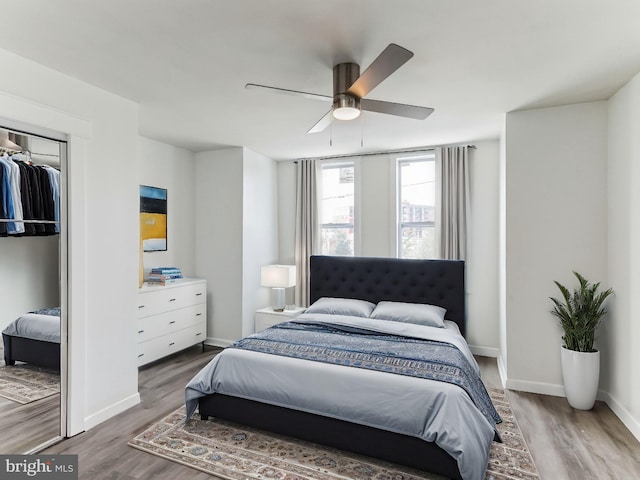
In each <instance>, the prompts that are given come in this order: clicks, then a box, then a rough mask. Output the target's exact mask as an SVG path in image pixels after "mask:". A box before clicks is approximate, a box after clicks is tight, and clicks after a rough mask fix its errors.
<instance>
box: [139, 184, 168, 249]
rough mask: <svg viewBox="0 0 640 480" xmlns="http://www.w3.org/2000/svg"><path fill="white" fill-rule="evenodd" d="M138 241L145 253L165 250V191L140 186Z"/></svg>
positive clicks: (163, 189)
mask: <svg viewBox="0 0 640 480" xmlns="http://www.w3.org/2000/svg"><path fill="white" fill-rule="evenodd" d="M140 239H141V240H142V247H143V250H144V251H145V252H161V251H165V250H166V249H167V189H166V188H158V187H149V186H147V185H140Z"/></svg>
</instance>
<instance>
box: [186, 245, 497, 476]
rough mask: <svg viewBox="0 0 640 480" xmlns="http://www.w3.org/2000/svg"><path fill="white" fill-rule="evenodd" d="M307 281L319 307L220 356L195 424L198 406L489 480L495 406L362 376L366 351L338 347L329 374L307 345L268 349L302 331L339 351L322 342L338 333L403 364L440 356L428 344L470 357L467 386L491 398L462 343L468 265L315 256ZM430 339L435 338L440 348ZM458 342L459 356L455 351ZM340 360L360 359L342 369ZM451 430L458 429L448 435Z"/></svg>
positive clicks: (382, 376)
mask: <svg viewBox="0 0 640 480" xmlns="http://www.w3.org/2000/svg"><path fill="white" fill-rule="evenodd" d="M310 272H311V273H310V301H311V302H312V306H311V307H312V308H311V309H308V310H307V313H304V314H303V315H301V316H299V317H296V318H295V319H293V321H291V322H285V323H283V324H279V325H276V326H274V327H271V328H269V329H267V330H265V331H264V332H261V333H259V334H254V335H250V336H249V337H246V338H245V339H242V340H240V341H239V342H236V344H234V346H232V347H233V348H227V349H225V350H223V352H221V353H220V354H218V355H217V356H216V357H214V359H213V360H212V361H211V362H210V363H209V365H207V366H206V367H204V368H203V369H202V370H201V371H200V372H199V373H198V374H196V376H195V377H194V378H193V379H192V380H191V382H189V384H188V385H187V387H186V393H185V395H186V407H187V415H188V416H190V415H191V414H192V413H193V412H194V410H195V408H196V406H197V408H198V411H199V414H200V416H201V417H202V418H203V419H207V418H208V417H216V418H222V419H226V420H230V421H235V422H238V423H242V424H246V425H251V426H254V427H257V428H262V429H265V430H268V431H274V432H277V433H281V434H284V435H289V436H293V437H297V438H302V439H304V440H309V441H314V442H317V443H322V444H326V445H330V446H333V447H337V448H340V449H344V450H349V451H353V452H356V453H361V454H365V455H369V456H372V457H376V458H381V459H384V460H387V461H391V462H395V463H399V464H403V465H407V466H410V467H414V468H418V469H420V470H425V471H428V472H433V473H437V474H440V475H444V476H446V477H449V478H453V479H462V480H479V479H481V478H483V476H484V473H485V470H486V466H487V463H488V454H489V449H490V446H491V442H492V441H494V440H498V441H499V436H498V434H497V431H496V429H495V424H496V423H497V422H499V421H500V419H499V416H498V415H497V412H495V409H493V405H492V404H491V405H486V404H484V406H483V408H482V409H480V408H479V407H478V406H477V405H476V404H475V403H474V401H472V400H471V397H472V396H473V395H470V394H468V392H467V391H466V390H465V389H463V388H460V386H459V385H456V384H455V381H454V382H453V383H447V382H440V381H436V379H435V378H431V377H427V378H415V377H413V376H410V375H408V374H406V373H404V372H403V373H401V374H397V373H398V372H397V371H391V372H389V371H384V370H385V369H388V366H389V363H385V364H384V365H382V366H380V365H377V364H375V362H374V366H373V367H372V368H371V369H367V368H362V362H361V360H362V356H361V355H366V356H367V357H366V358H367V361H368V359H369V352H368V351H367V352H365V353H362V352H360V353H357V354H354V353H353V352H354V351H356V350H358V348H359V347H357V348H355V350H352V349H351V347H349V348H347V349H343V347H342V346H339V347H337V346H336V347H335V350H338V351H339V352H338V354H336V353H335V350H334V351H332V353H331V354H329V356H332V355H335V356H336V357H339V358H338V359H337V360H335V363H334V364H331V365H328V364H326V363H321V362H317V361H315V359H310V358H309V357H305V356H304V355H308V353H309V349H308V348H307V345H306V344H304V345H302V346H301V347H300V346H295V347H291V351H289V350H288V351H287V353H285V354H284V355H283V354H282V352H278V353H279V354H278V355H273V354H272V353H274V352H271V351H270V350H269V349H270V348H272V345H274V344H277V345H278V348H280V347H282V348H284V349H289V347H287V346H286V345H287V344H289V343H290V342H289V341H284V342H279V343H274V342H275V340H274V339H276V338H277V336H278V335H281V334H283V333H282V332H280V331H282V330H287V331H295V332H299V331H302V332H303V333H301V334H300V335H304V336H308V337H309V338H315V336H318V338H320V339H325V338H330V340H319V343H318V344H317V345H315V346H313V347H310V348H311V350H313V351H316V350H317V349H326V348H329V349H331V348H333V345H330V344H333V343H334V337H325V335H333V334H334V333H335V331H337V330H339V338H340V340H339V341H341V342H342V341H343V337H344V338H346V340H344V341H346V342H351V343H349V345H358V344H357V343H354V342H357V341H358V340H357V338H358V337H359V336H360V335H361V334H362V335H364V336H363V338H364V340H363V342H364V343H367V344H371V345H374V347H375V348H374V350H375V351H377V349H379V348H386V347H380V345H378V343H376V342H382V343H383V344H384V345H386V343H385V342H396V343H395V344H394V345H397V346H398V348H400V349H401V350H402V354H401V355H397V358H400V359H401V360H402V359H403V358H404V357H403V355H408V356H411V355H417V353H411V352H414V351H419V352H421V353H420V354H419V355H423V353H422V352H423V351H424V352H427V353H425V354H424V355H431V353H429V352H431V350H430V349H431V348H432V347H428V349H427V347H424V346H423V345H422V344H423V343H425V344H431V345H433V344H434V342H435V344H437V345H438V348H437V349H447V350H446V351H447V352H451V351H452V350H455V351H457V352H459V354H460V356H462V357H465V358H466V357H471V359H469V360H468V362H467V363H469V365H468V366H467V367H465V368H466V369H467V370H473V371H475V372H476V377H477V378H471V377H473V374H471V375H470V374H469V373H468V372H467V373H466V374H465V375H467V376H469V378H471V380H469V381H472V382H475V383H476V384H475V386H474V392H475V389H477V388H480V389H481V390H482V389H484V385H482V386H481V387H479V386H478V385H477V382H479V383H480V384H481V380H480V379H479V370H478V369H477V364H475V360H473V357H472V356H471V354H470V352H469V351H468V346H467V345H466V342H465V341H464V339H463V337H462V336H463V335H464V333H465V331H466V328H465V327H466V325H465V288H464V262H461V261H449V260H399V259H391V258H370V257H369V258H368V257H327V256H313V257H311V259H310ZM326 299H330V301H331V302H333V301H334V300H335V299H338V300H339V299H345V300H347V299H348V300H349V301H351V300H356V301H362V302H370V303H371V304H373V305H374V307H373V308H374V309H375V308H377V306H379V305H383V304H385V303H387V302H400V303H401V304H403V305H405V304H411V305H416V304H418V305H431V306H436V308H437V307H441V308H442V309H445V310H446V320H447V322H452V323H447V326H448V328H433V327H431V326H422V325H417V326H416V325H413V324H409V323H405V322H398V321H388V320H381V319H371V318H368V317H366V316H360V315H356V316H353V315H351V313H354V312H352V311H351V310H349V311H348V312H347V313H348V315H335V316H334V315H327V314H324V313H309V311H310V310H314V306H315V305H316V304H319V303H322V302H323V301H325V300H326ZM321 312H322V310H321ZM332 313H334V312H332ZM338 313H344V312H338ZM329 317H330V318H329ZM372 325H374V327H372ZM327 329H328V331H327ZM369 329H373V330H369ZM389 329H390V330H389ZM452 330H457V331H458V332H459V334H458V333H457V332H453V333H452V332H451V331H452ZM363 331H365V333H364V334H363V333H362V332H363ZM372 332H373V333H372ZM427 333H428V335H427ZM405 334H406V335H407V336H406V337H405V336H404V335H405ZM296 335H298V333H296ZM424 335H427V336H431V335H435V337H434V338H435V340H434V339H428V338H426V337H425V338H423V336H424ZM441 336H442V337H441ZM445 337H446V338H445ZM305 338H306V337H305ZM336 338H337V337H336ZM399 338H400V339H401V340H402V341H401V342H400V341H398V339H399ZM450 338H451V339H452V340H450V341H451V342H453V343H454V344H455V343H457V344H458V348H453V347H451V345H450V344H449V343H448V342H449V339H450ZM323 341H324V342H326V343H322V342H323ZM245 343H246V344H252V348H254V347H256V345H258V346H259V348H257V350H250V351H246V350H245V349H243V348H242V347H243V345H244V344H245ZM265 345H266V346H265ZM260 348H262V349H263V350H260ZM437 349H436V348H434V350H437ZM293 350H295V351H298V350H301V351H303V352H304V355H303V356H301V357H300V356H299V357H298V358H292V357H291V356H292V355H293V356H296V355H297V353H292V351H293ZM342 351H348V353H346V354H345V355H357V358H355V359H354V357H348V358H347V360H346V361H345V358H343V357H341V355H342V353H340V352H342ZM358 351H359V350H358ZM407 358H408V360H407V361H411V362H413V361H414V360H415V359H414V358H413V357H412V358H409V357H407ZM418 360H421V358H420V359H418ZM354 361H355V362H358V365H356V367H357V368H351V367H353V366H354V365H353V362H354ZM383 363H384V361H383ZM391 363H395V360H394V361H392V362H391ZM472 364H475V366H474V365H472ZM393 368H400V369H402V368H405V365H404V364H399V366H397V367H396V366H395V365H393V366H392V369H393ZM426 370H428V369H425V371H426ZM439 373H442V372H439ZM445 373H447V372H446V369H445ZM263 381H264V384H262V385H256V382H263ZM292 384H293V385H294V386H293V387H292ZM484 393H485V394H486V390H484ZM475 395H476V396H477V395H478V394H477V393H476V394H475ZM487 398H488V395H486V398H485V399H483V400H481V401H479V404H481V403H483V402H484V401H486V399H487ZM474 400H475V398H474ZM488 402H489V404H490V403H491V401H490V400H488ZM481 410H482V411H481ZM491 410H492V411H491ZM454 423H455V428H454V427H452V426H451V425H452V424H454Z"/></svg>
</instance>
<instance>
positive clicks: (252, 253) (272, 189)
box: [195, 148, 278, 346]
mask: <svg viewBox="0 0 640 480" xmlns="http://www.w3.org/2000/svg"><path fill="white" fill-rule="evenodd" d="M276 188H277V177H276V165H275V162H274V161H273V160H271V159H268V158H266V157H263V156H262V155H258V154H256V153H255V152H252V151H250V150H248V149H243V148H229V149H224V150H217V151H212V152H202V153H197V154H196V183H195V191H196V218H197V219H198V221H197V222H196V259H197V263H196V275H197V276H198V277H203V278H206V279H207V281H208V284H207V289H208V295H207V297H208V304H207V309H208V311H207V317H208V321H207V342H208V343H210V344H213V345H221V346H226V345H229V344H230V343H231V342H232V341H234V340H237V339H239V338H240V337H241V336H243V335H244V334H246V333H251V332H252V331H253V316H254V313H255V310H256V308H258V307H264V306H266V305H268V294H269V292H268V290H266V289H264V288H262V287H260V266H261V265H264V264H266V263H272V262H274V261H276V260H277V258H276V257H277V238H278V232H277V229H276V227H275V226H276V225H277V223H278V220H277V205H276V202H277V194H276Z"/></svg>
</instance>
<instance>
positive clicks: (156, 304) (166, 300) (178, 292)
mask: <svg viewBox="0 0 640 480" xmlns="http://www.w3.org/2000/svg"><path fill="white" fill-rule="evenodd" d="M206 289H207V286H206V283H195V284H191V285H181V286H177V287H174V286H171V285H168V286H166V287H159V288H158V289H154V290H152V291H149V292H140V293H139V294H138V318H143V317H147V316H149V315H156V314H158V313H162V312H167V311H170V310H177V309H179V308H184V307H188V306H191V305H198V304H202V303H206V301H207V292H206Z"/></svg>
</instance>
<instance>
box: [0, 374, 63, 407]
mask: <svg viewBox="0 0 640 480" xmlns="http://www.w3.org/2000/svg"><path fill="white" fill-rule="evenodd" d="M56 393H60V375H58V374H56V373H53V372H50V371H48V370H43V369H41V368H37V367H32V366H30V365H12V366H7V365H2V366H0V396H2V397H5V398H8V399H9V400H12V401H14V402H18V403H22V404H25V403H31V402H35V401H36V400H40V399H42V398H45V397H49V396H51V395H55V394H56Z"/></svg>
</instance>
